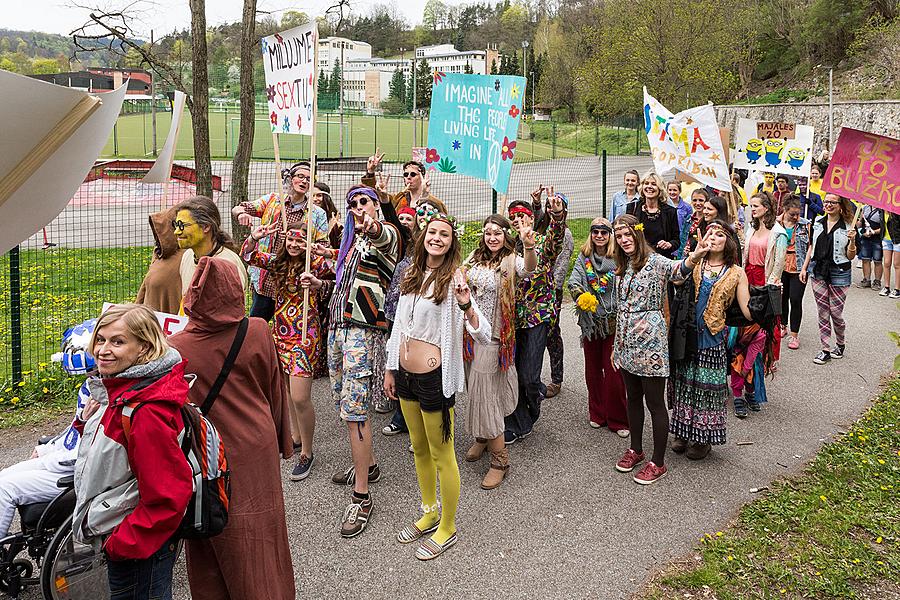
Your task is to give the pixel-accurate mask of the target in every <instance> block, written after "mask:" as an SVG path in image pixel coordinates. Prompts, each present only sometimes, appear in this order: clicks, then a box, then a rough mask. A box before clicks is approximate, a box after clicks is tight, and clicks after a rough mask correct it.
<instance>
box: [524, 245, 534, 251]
mask: <svg viewBox="0 0 900 600" xmlns="http://www.w3.org/2000/svg"><path fill="white" fill-rule="evenodd" d="M522 247H523V248H525V249H526V250H534V246H526V245H525V244H522Z"/></svg>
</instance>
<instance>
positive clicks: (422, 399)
mask: <svg viewBox="0 0 900 600" xmlns="http://www.w3.org/2000/svg"><path fill="white" fill-rule="evenodd" d="M395 380H396V386H397V396H398V397H400V398H403V399H404V400H414V401H416V402H418V403H419V406H420V408H421V409H422V410H423V411H425V412H438V411H440V410H444V409H445V408H452V407H453V405H454V404H456V394H453V395H452V396H450V397H449V398H446V397H445V396H444V383H443V375H442V371H441V367H438V368H437V369H435V370H434V371H430V372H428V373H409V372H407V371H405V370H404V369H403V368H402V367H401V368H400V370H399V371H397V376H396V378H395Z"/></svg>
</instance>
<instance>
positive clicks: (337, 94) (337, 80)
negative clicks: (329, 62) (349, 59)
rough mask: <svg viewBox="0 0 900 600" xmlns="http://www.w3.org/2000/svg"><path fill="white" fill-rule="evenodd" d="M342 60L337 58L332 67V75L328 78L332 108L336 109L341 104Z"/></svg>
mask: <svg viewBox="0 0 900 600" xmlns="http://www.w3.org/2000/svg"><path fill="white" fill-rule="evenodd" d="M341 83H343V82H342V81H341V61H340V60H338V59H335V61H334V67H333V68H332V69H331V77H330V78H329V79H328V95H329V96H330V97H331V109H332V110H336V109H338V108H340V106H341Z"/></svg>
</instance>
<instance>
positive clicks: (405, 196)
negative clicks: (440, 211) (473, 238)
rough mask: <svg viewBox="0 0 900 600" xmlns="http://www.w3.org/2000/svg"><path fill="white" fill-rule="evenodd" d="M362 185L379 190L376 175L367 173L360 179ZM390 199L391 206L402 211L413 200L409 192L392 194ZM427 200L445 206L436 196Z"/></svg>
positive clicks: (438, 205) (428, 196)
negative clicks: (376, 184)
mask: <svg viewBox="0 0 900 600" xmlns="http://www.w3.org/2000/svg"><path fill="white" fill-rule="evenodd" d="M360 183H362V184H363V185H367V186H369V187H370V188H373V189H376V190H377V189H378V188H376V187H375V174H374V173H366V174H365V175H363V176H362V179H360ZM378 195H379V196H380V195H382V194H381V192H379V193H378ZM390 199H391V204H392V205H393V206H394V209H395V210H400V209H401V208H403V207H404V206H409V203H410V200H411V194H410V193H409V192H399V193H396V194H392V195H391V196H390ZM425 200H427V201H428V202H432V203H434V205H435V206H437V207H438V208H440V207H442V206H444V203H443V202H441V201H440V200H438V199H437V198H436V197H435V196H432V195H431V194H428V195H427V196H426V197H425ZM445 212H446V211H445Z"/></svg>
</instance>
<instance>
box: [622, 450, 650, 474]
mask: <svg viewBox="0 0 900 600" xmlns="http://www.w3.org/2000/svg"><path fill="white" fill-rule="evenodd" d="M643 460H644V453H643V452H641V453H640V454H638V453H637V452H635V451H634V450H632V449H631V448H629V449H628V450H626V451H625V454H623V455H622V458H620V459H619V462H617V463H616V471H619V472H620V473H630V472H631V471H632V470H633V469H634V468H635V467H636V466H637V465H638V463H640V462H641V461H643Z"/></svg>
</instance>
